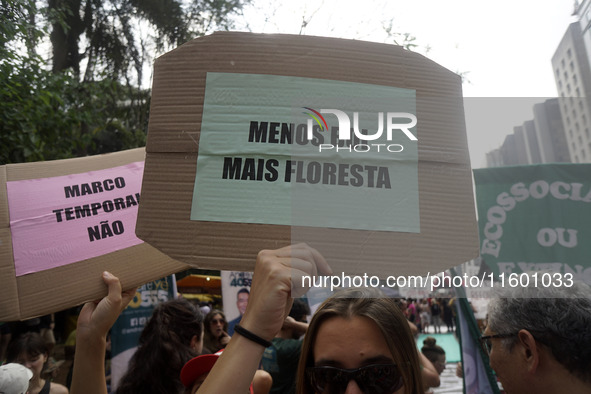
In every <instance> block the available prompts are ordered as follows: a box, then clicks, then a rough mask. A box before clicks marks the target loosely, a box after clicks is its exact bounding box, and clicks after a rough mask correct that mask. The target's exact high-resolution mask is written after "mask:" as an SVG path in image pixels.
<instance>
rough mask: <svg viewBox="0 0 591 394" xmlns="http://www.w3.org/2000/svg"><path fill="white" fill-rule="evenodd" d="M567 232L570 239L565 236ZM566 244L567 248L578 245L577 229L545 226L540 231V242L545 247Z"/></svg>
mask: <svg viewBox="0 0 591 394" xmlns="http://www.w3.org/2000/svg"><path fill="white" fill-rule="evenodd" d="M565 232H566V233H568V239H566V238H567V237H565ZM556 242H558V244H559V245H561V246H564V247H565V248H574V247H575V246H577V230H572V229H564V228H560V227H558V228H556V229H553V228H543V229H541V230H540V231H538V243H539V244H540V245H542V246H545V247H550V246H554V245H556Z"/></svg>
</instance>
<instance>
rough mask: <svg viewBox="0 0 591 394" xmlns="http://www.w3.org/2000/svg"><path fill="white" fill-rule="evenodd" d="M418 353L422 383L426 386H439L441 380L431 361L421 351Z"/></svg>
mask: <svg viewBox="0 0 591 394" xmlns="http://www.w3.org/2000/svg"><path fill="white" fill-rule="evenodd" d="M418 353H419V362H420V364H421V375H422V376H423V384H424V385H425V387H426V388H429V387H439V385H440V384H441V381H440V380H439V373H437V370H436V369H435V367H434V366H433V363H432V362H431V361H429V359H428V358H427V357H425V355H424V354H423V353H421V352H418Z"/></svg>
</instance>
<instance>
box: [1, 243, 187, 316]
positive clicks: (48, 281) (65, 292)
mask: <svg viewBox="0 0 591 394" xmlns="http://www.w3.org/2000/svg"><path fill="white" fill-rule="evenodd" d="M131 256H134V258H137V257H138V256H139V257H141V256H143V257H145V259H144V260H143V261H139V260H138V259H136V261H135V262H134V263H126V264H122V262H125V261H126V259H129V258H130V257H131ZM157 262H158V263H159V265H158V266H156V265H155V263H157ZM147 265H152V268H151V269H147V268H146V266H147ZM187 268H190V266H188V265H187V264H184V263H181V262H179V261H176V260H173V259H171V258H169V257H168V256H166V255H165V254H163V253H161V252H159V251H157V250H156V249H154V248H153V247H151V246H150V245H148V244H146V243H143V244H140V245H136V246H132V247H130V248H126V249H123V250H120V251H117V252H113V253H110V254H107V255H103V256H100V257H97V258H94V259H91V260H86V261H82V262H78V263H74V264H70V265H67V266H62V267H58V268H54V269H51V270H46V271H41V272H37V273H34V274H29V275H23V276H19V277H17V278H16V283H17V285H18V296H19V299H20V300H21V302H20V311H19V313H18V314H16V315H15V314H14V313H12V314H10V313H5V312H4V311H3V312H2V315H1V316H0V321H12V320H23V319H28V318H31V317H35V316H40V315H44V314H47V313H53V312H57V311H61V310H64V309H68V308H71V307H75V306H77V305H80V304H82V303H84V302H87V301H92V300H96V299H100V298H102V297H104V296H105V295H106V294H107V287H106V286H105V284H104V282H103V280H102V273H103V271H109V272H111V273H112V274H113V275H115V276H117V277H119V278H120V279H121V285H122V288H123V289H124V290H125V289H130V288H133V287H136V286H139V285H142V284H144V283H146V282H149V281H150V280H155V279H158V278H161V277H164V276H167V275H170V274H173V273H176V272H179V271H182V270H185V269H187ZM82 289H83V291H81V290H82Z"/></svg>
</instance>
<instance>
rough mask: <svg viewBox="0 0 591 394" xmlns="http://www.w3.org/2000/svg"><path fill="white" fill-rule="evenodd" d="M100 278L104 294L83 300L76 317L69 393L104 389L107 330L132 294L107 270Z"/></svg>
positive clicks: (105, 391) (86, 392)
mask: <svg viewBox="0 0 591 394" xmlns="http://www.w3.org/2000/svg"><path fill="white" fill-rule="evenodd" d="M103 280H104V282H105V284H106V285H107V286H108V288H109V293H108V294H107V296H106V297H104V298H103V299H102V300H100V301H99V302H88V303H86V304H85V305H84V307H83V308H82V311H81V312H80V316H79V317H78V324H77V327H76V353H75V354H74V371H73V373H72V387H71V389H70V393H71V394H78V393H84V394H93V393H100V394H106V393H107V385H106V382H105V351H106V346H107V332H108V331H109V329H110V328H111V327H112V326H113V324H114V323H115V321H116V320H117V317H119V314H120V313H121V312H122V311H123V309H125V307H126V306H127V304H129V302H130V301H131V299H132V298H133V296H134V295H135V289H132V290H127V291H121V283H120V282H119V279H118V278H117V277H115V276H113V275H112V274H110V273H108V272H104V273H103Z"/></svg>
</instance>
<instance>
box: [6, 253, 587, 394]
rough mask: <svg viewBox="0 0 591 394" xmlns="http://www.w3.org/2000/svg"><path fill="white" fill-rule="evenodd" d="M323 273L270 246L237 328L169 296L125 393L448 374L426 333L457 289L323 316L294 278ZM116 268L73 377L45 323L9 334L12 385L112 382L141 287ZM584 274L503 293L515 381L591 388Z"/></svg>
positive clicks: (500, 369)
mask: <svg viewBox="0 0 591 394" xmlns="http://www.w3.org/2000/svg"><path fill="white" fill-rule="evenodd" d="M315 273H323V274H330V273H331V269H330V267H329V265H328V264H327V262H326V261H325V260H324V258H323V257H322V256H321V255H320V254H319V253H318V252H317V251H316V250H314V249H312V248H309V247H308V246H306V245H294V246H289V247H285V248H281V249H277V250H273V251H262V252H261V253H259V256H258V258H257V262H256V266H255V273H254V276H253V285H252V288H251V290H250V292H249V301H248V305H247V306H246V308H245V310H244V311H243V312H242V311H241V317H240V320H239V321H238V322H236V324H235V326H234V333H233V334H232V335H230V334H229V333H228V321H227V319H226V317H225V315H224V313H223V312H222V311H220V310H217V309H211V308H208V311H209V312H208V313H207V315H205V316H204V314H203V313H202V310H201V309H200V308H199V307H198V306H196V305H194V304H192V303H191V302H189V301H187V300H185V299H182V298H180V299H175V300H171V301H167V302H165V303H162V304H159V305H158V306H157V307H156V308H155V310H154V312H153V315H152V317H151V318H150V319H149V321H148V323H147V325H146V326H145V328H144V330H143V332H142V334H141V338H140V341H139V345H138V349H137V351H136V352H135V354H134V356H133V357H132V359H131V361H130V363H129V368H128V370H127V373H126V374H125V375H124V376H123V378H122V379H121V381H120V382H119V385H118V388H117V391H116V393H118V394H126V393H140V392H141V393H173V394H175V393H178V394H181V393H187V394H188V393H190V394H194V393H199V394H203V393H205V394H207V393H252V394H267V393H298V394H310V393H327V394H331V393H345V392H347V393H349V392H351V393H353V392H363V393H376V394H391V393H406V394H415V393H416V394H424V393H426V392H429V390H430V388H433V387H437V386H438V385H439V375H440V374H441V372H442V371H443V369H444V368H445V364H446V354H445V350H444V349H443V348H441V347H440V346H438V345H437V341H436V339H435V338H433V337H427V338H425V339H424V341H423V346H422V347H421V348H420V349H419V347H418V346H417V344H416V341H415V338H416V335H417V334H418V333H421V332H433V333H439V332H441V326H442V325H443V324H445V325H446V329H447V330H446V331H447V332H453V331H454V329H455V327H454V324H453V319H454V300H453V299H445V298H432V299H424V300H416V299H407V300H401V299H397V300H394V299H391V298H388V297H386V296H384V295H383V294H381V293H379V292H378V291H376V290H375V289H371V290H370V289H355V290H352V289H348V290H343V291H340V292H337V293H336V294H334V295H333V296H331V297H329V298H328V299H327V300H326V301H324V303H322V305H320V306H319V307H318V309H317V310H316V311H315V313H314V314H313V315H312V316H311V318H310V317H309V316H310V310H309V307H308V305H307V304H306V303H305V302H302V301H301V300H299V299H298V298H299V296H301V295H303V293H304V291H305V289H295V288H292V280H293V278H294V277H295V278H297V277H298V276H301V275H311V274H315ZM103 279H104V281H105V283H106V285H107V286H108V290H109V291H108V295H107V296H106V297H105V298H103V299H102V300H100V301H97V302H90V303H87V304H86V305H85V306H84V307H83V308H82V310H81V311H80V315H79V318H78V323H77V330H76V353H75V360H74V364H73V373H72V382H71V386H70V387H69V390H68V388H67V387H65V386H64V385H60V384H57V383H54V382H51V378H50V377H47V376H45V377H44V376H43V375H42V373H43V370H44V367H45V366H46V364H47V362H48V360H49V358H50V354H51V346H49V347H48V343H47V342H48V340H47V336H42V335H41V333H40V332H34V331H35V330H33V331H32V332H26V333H23V334H20V335H18V336H17V337H15V338H12V340H11V341H10V343H9V344H8V347H7V350H6V353H5V355H3V357H2V358H3V360H4V359H5V361H6V362H7V364H6V365H4V366H3V367H2V369H0V391H1V392H3V393H13V392H14V393H17V392H23V391H22V389H21V388H22V385H21V386H18V384H19V382H21V383H22V381H23V380H25V379H26V380H27V381H28V382H29V383H28V392H29V393H30V394H37V393H43V394H48V393H49V394H56V393H68V392H70V393H74V394H77V393H83V394H92V393H100V394H106V393H107V392H108V388H107V382H106V380H105V376H106V372H105V354H106V351H107V334H108V332H109V329H110V327H111V326H112V325H113V323H114V322H115V320H116V319H117V317H118V316H119V314H120V313H121V311H122V310H123V309H124V308H125V307H126V305H127V304H128V303H129V302H130V300H131V299H132V297H133V295H134V294H135V289H130V290H126V291H122V289H121V285H120V282H119V280H118V279H117V278H116V277H114V276H113V275H111V274H109V273H104V274H103ZM578 286H579V287H576V288H573V289H569V291H570V294H569V296H568V297H565V296H564V295H562V296H561V294H560V293H555V294H549V296H546V297H543V298H540V297H534V296H535V294H531V293H527V291H529V290H528V289H522V292H525V293H524V294H520V295H512V296H503V297H497V298H495V299H493V300H492V301H491V304H490V305H491V306H490V314H489V318H488V324H487V326H486V329H485V332H484V333H483V334H484V337H483V338H482V341H483V344H484V345H485V351H486V353H487V354H488V355H489V357H490V363H491V366H492V367H493V368H494V370H495V371H496V373H497V376H498V379H499V380H500V382H501V383H502V385H503V387H505V388H506V389H507V392H512V393H517V394H520V393H528V392H536V393H551V392H569V393H589V392H591V391H590V389H591V372H590V371H591V348H590V347H589V346H588V344H589V343H591V342H590V340H591V334H590V328H589V327H591V296H590V293H589V288H588V287H587V286H585V285H582V284H581V285H578ZM514 290H515V291H517V289H514ZM300 291H301V293H302V294H299V292H300ZM292 296H294V297H295V300H294V299H293V298H292ZM538 296H539V294H538ZM550 296H551V297H550ZM450 316H451V323H450V322H449V321H448V320H449V318H450ZM49 342H51V341H49ZM17 364H21V365H23V366H25V367H26V368H27V369H26V371H25V370H22V369H20V368H19V367H17ZM27 371H30V372H31V373H29V372H27ZM7 384H11V385H13V386H12V387H13V388H14V390H16V391H14V390H13V391H10V390H11V389H10V388H7V387H4V386H5V385H7ZM567 386H568V387H567ZM509 389H510V390H509ZM555 389H559V391H551V390H555ZM564 389H568V391H560V390H564ZM19 390H21V391H19ZM531 390H533V391H531Z"/></svg>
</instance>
